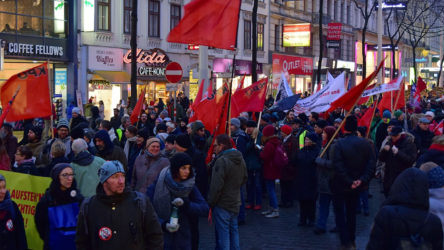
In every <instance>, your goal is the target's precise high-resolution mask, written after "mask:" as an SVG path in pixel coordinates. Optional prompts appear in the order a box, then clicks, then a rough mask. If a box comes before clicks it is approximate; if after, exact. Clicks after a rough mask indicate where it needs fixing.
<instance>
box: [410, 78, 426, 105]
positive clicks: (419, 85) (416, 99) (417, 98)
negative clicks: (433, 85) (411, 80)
mask: <svg viewBox="0 0 444 250" xmlns="http://www.w3.org/2000/svg"><path fill="white" fill-rule="evenodd" d="M426 88H427V85H426V83H425V82H424V81H423V80H422V78H421V77H420V76H418V81H417V82H416V86H415V92H414V94H413V104H414V105H415V106H418V105H419V104H420V103H421V92H422V91H423V90H424V89H426Z"/></svg>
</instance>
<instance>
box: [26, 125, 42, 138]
mask: <svg viewBox="0 0 444 250" xmlns="http://www.w3.org/2000/svg"><path fill="white" fill-rule="evenodd" d="M29 130H31V131H32V132H34V134H35V136H36V137H37V138H38V139H42V133H43V129H42V128H41V127H38V126H32V127H31V128H30V129H29Z"/></svg>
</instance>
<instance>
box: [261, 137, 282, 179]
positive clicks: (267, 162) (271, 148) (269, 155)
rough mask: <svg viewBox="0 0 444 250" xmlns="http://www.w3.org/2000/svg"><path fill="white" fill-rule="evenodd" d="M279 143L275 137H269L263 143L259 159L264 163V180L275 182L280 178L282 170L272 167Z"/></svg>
mask: <svg viewBox="0 0 444 250" xmlns="http://www.w3.org/2000/svg"><path fill="white" fill-rule="evenodd" d="M280 144H281V141H280V140H279V138H277V137H276V136H273V137H271V138H270V139H268V141H267V142H266V143H265V147H264V149H263V150H262V151H261V154H260V157H261V159H262V161H263V162H264V179H266V180H275V179H280V178H281V171H282V169H280V168H277V167H275V166H273V158H274V152H275V150H276V147H277V146H278V145H280Z"/></svg>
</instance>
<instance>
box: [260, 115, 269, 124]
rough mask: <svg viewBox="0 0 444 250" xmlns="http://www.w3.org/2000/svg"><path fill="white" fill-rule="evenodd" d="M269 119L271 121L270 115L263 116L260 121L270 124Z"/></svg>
mask: <svg viewBox="0 0 444 250" xmlns="http://www.w3.org/2000/svg"><path fill="white" fill-rule="evenodd" d="M270 119H271V115H270V114H263V115H262V116H261V120H264V122H267V123H268V122H270Z"/></svg>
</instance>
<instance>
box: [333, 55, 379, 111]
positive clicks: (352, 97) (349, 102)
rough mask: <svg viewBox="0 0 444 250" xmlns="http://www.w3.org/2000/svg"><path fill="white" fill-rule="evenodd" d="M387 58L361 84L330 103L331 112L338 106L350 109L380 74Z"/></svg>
mask: <svg viewBox="0 0 444 250" xmlns="http://www.w3.org/2000/svg"><path fill="white" fill-rule="evenodd" d="M384 61H385V60H382V61H381V62H380V63H379V66H378V68H377V69H376V70H375V71H373V73H371V74H370V75H369V76H368V77H367V78H365V79H364V80H363V81H362V82H361V83H360V84H358V85H356V86H354V87H353V88H351V89H350V90H349V91H347V93H346V94H344V95H343V96H341V97H340V98H339V99H337V100H336V101H334V102H332V103H331V105H330V109H329V110H328V111H329V112H331V111H333V110H335V109H337V108H343V109H345V110H350V109H351V108H352V107H353V106H354V105H355V104H356V101H357V100H358V99H359V98H361V95H362V93H363V92H364V90H365V89H366V88H367V87H368V85H369V84H370V83H371V82H372V81H373V79H375V77H376V76H377V75H378V72H379V71H380V70H381V68H382V66H383V64H384Z"/></svg>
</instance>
